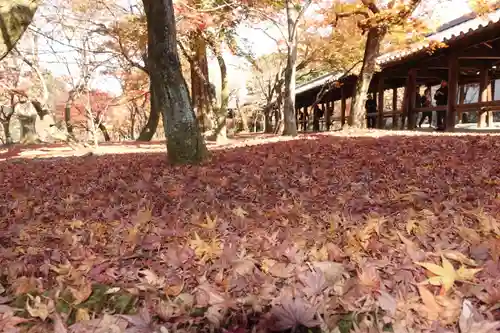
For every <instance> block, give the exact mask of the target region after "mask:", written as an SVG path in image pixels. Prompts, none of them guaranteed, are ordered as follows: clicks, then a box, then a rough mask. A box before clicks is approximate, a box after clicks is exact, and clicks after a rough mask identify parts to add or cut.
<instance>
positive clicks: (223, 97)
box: [213, 41, 229, 142]
mask: <svg viewBox="0 0 500 333" xmlns="http://www.w3.org/2000/svg"><path fill="white" fill-rule="evenodd" d="M214 43H217V41H215V42H214ZM213 49H214V53H215V56H216V57H217V62H218V63H219V68H220V79H221V86H220V87H221V91H220V106H219V108H218V110H217V114H216V115H215V132H214V134H215V136H216V141H217V142H224V141H226V140H227V126H226V119H227V107H228V105H229V84H228V80H227V67H226V62H225V60H224V57H223V56H222V52H221V50H220V47H219V46H218V45H214V46H213Z"/></svg>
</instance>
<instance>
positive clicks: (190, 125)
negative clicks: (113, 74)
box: [143, 0, 207, 164]
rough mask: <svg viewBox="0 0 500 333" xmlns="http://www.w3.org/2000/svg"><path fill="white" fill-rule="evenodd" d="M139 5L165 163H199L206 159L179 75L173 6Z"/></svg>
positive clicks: (152, 1) (160, 1) (159, 2)
mask: <svg viewBox="0 0 500 333" xmlns="http://www.w3.org/2000/svg"><path fill="white" fill-rule="evenodd" d="M143 4H144V10H145V12H146V19H147V27H148V62H149V66H148V68H149V70H150V74H151V78H150V80H151V84H152V86H153V87H154V88H153V92H154V98H152V99H151V100H152V101H153V100H154V101H155V102H154V103H155V104H156V105H157V106H158V109H159V110H161V113H162V114H163V127H164V130H165V136H166V138H167V151H168V159H169V161H170V162H171V163H173V164H186V163H189V164H191V163H199V162H201V161H203V159H204V158H205V156H206V155H207V148H206V145H205V142H204V140H203V137H202V135H201V132H200V129H199V128H198V122H197V120H196V117H195V114H194V111H193V108H192V107H191V101H190V98H189V91H188V88H187V85H186V81H185V80H184V77H183V76H182V72H181V64H180V61H179V55H178V54H177V40H176V39H177V36H176V35H177V32H176V27H175V17H174V6H173V2H172V0H143ZM152 104H153V102H152ZM152 107H153V105H152Z"/></svg>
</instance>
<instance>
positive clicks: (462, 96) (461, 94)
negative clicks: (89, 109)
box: [457, 84, 465, 124]
mask: <svg viewBox="0 0 500 333" xmlns="http://www.w3.org/2000/svg"><path fill="white" fill-rule="evenodd" d="M464 102H465V85H463V84H462V85H460V87H459V94H458V105H463V104H464ZM457 118H458V123H459V124H461V123H462V118H463V115H462V112H460V111H458V110H457Z"/></svg>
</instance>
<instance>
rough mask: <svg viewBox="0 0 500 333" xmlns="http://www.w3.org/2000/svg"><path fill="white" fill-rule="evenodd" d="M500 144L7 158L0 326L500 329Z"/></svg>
mask: <svg viewBox="0 0 500 333" xmlns="http://www.w3.org/2000/svg"><path fill="white" fill-rule="evenodd" d="M499 149H500V141H498V140H497V138H496V137H493V136H426V137H423V136H413V137H402V136H385V137H380V138H373V137H348V138H346V137H340V136H337V137H335V136H317V137H309V138H308V139H302V140H294V141H285V142H275V143H269V144H265V145H253V146H248V147H238V148H234V149H227V150H218V151H214V152H213V154H212V157H211V159H210V161H207V162H206V163H205V164H204V165H201V166H196V167H192V166H191V167H190V166H184V167H170V166H168V165H167V164H166V158H165V156H164V154H163V153H149V154H119V155H106V156H86V157H72V158H64V159H57V160H28V159H24V160H15V161H14V160H12V161H4V162H1V163H0V184H1V186H2V191H0V332H31V333H33V332H57V333H65V332H73V333H87V332H97V333H105V332H114V333H119V332H121V333H124V332H128V333H132V332H136V333H137V332H148V333H149V332H161V333H166V332H205V331H207V332H208V331H212V332H213V331H222V332H231V333H244V332H266V331H272V330H277V331H283V332H285V331H290V332H337V333H338V332H341V333H344V332H359V333H361V332H363V333H365V332H366V333H372V332H373V333H374V332H383V331H388V332H396V333H406V332H408V333H409V332H441V333H444V332H461V333H492V332H496V331H497V329H498V328H499V327H500V325H499V323H498V322H497V321H496V320H500V312H499V311H500V310H499V308H500V279H499V277H500V265H499V259H500V222H499V220H500V196H499V195H498V193H500V154H498V151H499Z"/></svg>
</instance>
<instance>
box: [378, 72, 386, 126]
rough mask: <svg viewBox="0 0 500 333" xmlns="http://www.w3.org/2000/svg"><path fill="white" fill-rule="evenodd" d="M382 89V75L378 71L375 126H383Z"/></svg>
mask: <svg viewBox="0 0 500 333" xmlns="http://www.w3.org/2000/svg"><path fill="white" fill-rule="evenodd" d="M384 90H385V89H384V76H382V73H380V74H379V79H378V89H377V97H378V101H377V108H378V109H377V112H378V115H377V128H384Z"/></svg>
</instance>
